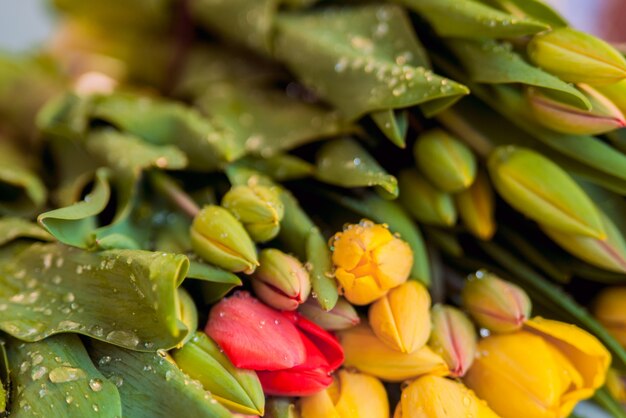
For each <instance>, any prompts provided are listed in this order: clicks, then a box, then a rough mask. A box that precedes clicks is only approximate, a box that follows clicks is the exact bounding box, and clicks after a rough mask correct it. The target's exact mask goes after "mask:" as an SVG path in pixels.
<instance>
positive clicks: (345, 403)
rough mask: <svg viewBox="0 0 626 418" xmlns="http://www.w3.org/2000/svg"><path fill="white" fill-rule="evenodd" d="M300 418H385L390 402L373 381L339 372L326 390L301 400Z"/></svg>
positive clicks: (379, 385)
mask: <svg viewBox="0 0 626 418" xmlns="http://www.w3.org/2000/svg"><path fill="white" fill-rule="evenodd" d="M300 412H301V416H302V418H322V417H323V418H388V417H389V402H388V400H387V392H386V391H385V387H384V386H383V384H382V383H381V382H380V381H379V380H378V379H376V378H375V377H372V376H368V375H366V374H361V373H352V372H349V371H347V370H340V371H339V372H338V373H337V375H336V377H335V380H334V382H333V384H332V385H331V386H330V387H328V388H327V389H325V390H323V391H321V392H319V393H317V394H315V395H313V396H308V397H305V398H302V399H301V400H300Z"/></svg>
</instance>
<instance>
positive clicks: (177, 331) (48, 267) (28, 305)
mask: <svg viewBox="0 0 626 418" xmlns="http://www.w3.org/2000/svg"><path fill="white" fill-rule="evenodd" d="M188 266H189V260H188V259H187V257H185V256H184V255H180V254H167V253H160V252H159V253H157V252H150V251H140V250H109V251H101V252H88V251H84V250H81V249H77V248H73V247H68V246H65V245H63V244H59V243H53V244H43V243H35V244H32V245H27V244H25V243H20V242H18V243H14V244H12V245H7V246H4V247H1V248H0V329H1V330H3V331H5V332H7V333H8V334H11V335H12V336H14V337H16V338H20V339H22V340H26V341H37V340H41V339H42V338H46V337H48V336H50V335H53V334H58V333H62V332H75V333H79V334H84V335H88V336H90V337H92V338H96V339H100V340H103V341H108V342H109V343H111V344H118V345H121V346H124V347H128V348H132V349H135V350H155V349H157V348H171V347H174V346H176V345H177V344H178V343H179V342H180V341H181V340H182V339H183V338H184V337H185V335H186V334H187V333H188V330H187V329H186V327H185V326H184V325H183V324H182V323H181V322H180V320H179V315H180V312H179V305H178V301H177V294H176V288H177V287H178V286H179V285H180V283H181V281H182V280H183V279H184V278H185V275H186V274H187V269H188Z"/></svg>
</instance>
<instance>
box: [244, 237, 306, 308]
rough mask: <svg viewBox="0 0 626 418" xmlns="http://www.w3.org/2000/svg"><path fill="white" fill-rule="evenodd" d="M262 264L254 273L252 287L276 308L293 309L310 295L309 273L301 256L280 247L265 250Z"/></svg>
mask: <svg viewBox="0 0 626 418" xmlns="http://www.w3.org/2000/svg"><path fill="white" fill-rule="evenodd" d="M259 263H260V266H259V267H258V268H257V269H256V271H255V272H254V275H253V276H252V289H254V293H256V295H257V296H258V297H259V299H261V300H262V301H263V302H265V303H267V304H268V305H270V306H271V307H273V308H276V309H280V310H285V311H293V310H295V309H297V308H298V306H299V305H300V304H301V303H303V302H304V301H305V300H307V298H308V297H309V293H310V292H311V282H310V280H309V273H308V272H307V271H306V269H305V268H304V266H303V265H302V263H300V261H298V259H297V258H295V257H293V256H290V255H288V254H285V253H284V252H282V251H280V250H276V249H274V248H268V249H265V250H263V251H261V254H260V256H259Z"/></svg>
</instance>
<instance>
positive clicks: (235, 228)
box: [191, 205, 259, 274]
mask: <svg viewBox="0 0 626 418" xmlns="http://www.w3.org/2000/svg"><path fill="white" fill-rule="evenodd" d="M191 246H192V247H193V250H194V251H195V252H196V254H198V255H199V256H200V257H202V258H203V259H204V260H206V261H208V262H209V263H212V264H215V265H216V266H218V267H222V268H223V269H225V270H229V271H232V272H240V271H243V272H244V273H246V274H251V273H252V272H253V271H254V269H255V268H256V266H258V265H259V262H258V261H257V256H256V248H255V246H254V243H253V242H252V240H251V239H250V236H249V235H248V233H247V232H246V230H245V229H244V228H243V226H242V225H241V223H239V221H238V220H237V219H235V217H234V216H233V215H232V214H231V213H230V212H229V211H227V210H226V209H224V208H222V207H220V206H215V205H208V206H205V207H203V208H202V210H200V212H199V213H198V214H197V215H196V217H195V218H194V220H193V223H192V224H191Z"/></svg>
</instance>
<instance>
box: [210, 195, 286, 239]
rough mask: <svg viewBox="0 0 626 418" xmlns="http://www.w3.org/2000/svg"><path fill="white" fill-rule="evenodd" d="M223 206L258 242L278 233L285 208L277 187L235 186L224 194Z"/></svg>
mask: <svg viewBox="0 0 626 418" xmlns="http://www.w3.org/2000/svg"><path fill="white" fill-rule="evenodd" d="M222 206H223V207H225V208H226V209H228V210H229V211H230V212H231V213H232V214H233V215H235V218H237V220H239V222H241V223H242V224H243V226H244V228H246V231H248V234H250V237H252V239H253V240H255V241H256V242H266V241H269V240H271V239H272V238H274V237H275V236H276V235H278V232H279V230H280V221H281V220H282V219H283V215H284V213H285V208H284V206H283V203H282V201H281V200H280V195H279V192H278V190H277V189H276V188H275V187H267V186H262V185H253V186H235V187H233V188H232V189H230V190H229V191H228V193H226V194H225V195H224V198H223V199H222Z"/></svg>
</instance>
